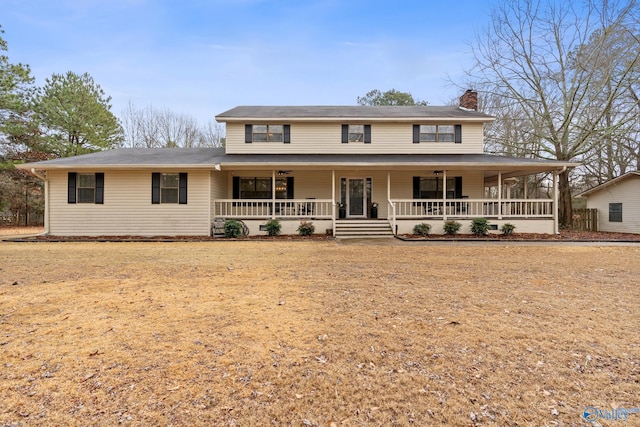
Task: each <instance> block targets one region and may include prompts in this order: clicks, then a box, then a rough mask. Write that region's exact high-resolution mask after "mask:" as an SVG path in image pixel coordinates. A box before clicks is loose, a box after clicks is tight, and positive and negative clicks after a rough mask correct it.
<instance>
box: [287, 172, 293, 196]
mask: <svg viewBox="0 0 640 427" xmlns="http://www.w3.org/2000/svg"><path fill="white" fill-rule="evenodd" d="M287 199H293V177H292V176H288V177H287Z"/></svg>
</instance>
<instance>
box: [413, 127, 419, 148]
mask: <svg viewBox="0 0 640 427" xmlns="http://www.w3.org/2000/svg"><path fill="white" fill-rule="evenodd" d="M413 143H414V144H419V143H420V125H413Z"/></svg>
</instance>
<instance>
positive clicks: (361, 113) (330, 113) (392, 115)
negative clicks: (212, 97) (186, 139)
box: [216, 105, 493, 122]
mask: <svg viewBox="0 0 640 427" xmlns="http://www.w3.org/2000/svg"><path fill="white" fill-rule="evenodd" d="M349 118H352V119H356V118H359V119H396V120H398V119H416V118H424V119H429V118H457V119H462V118H464V119H477V120H483V121H489V120H493V117H492V116H490V115H488V114H485V113H480V112H477V111H469V110H463V109H461V108H459V107H456V106H431V105H426V106H422V105H415V106H364V105H356V106H344V105H342V106H329V105H322V106H319V105H316V106H239V107H235V108H232V109H231V110H228V111H225V112H224V113H220V114H218V115H217V116H216V120H218V121H220V122H225V121H230V120H242V119H269V120H274V119H349Z"/></svg>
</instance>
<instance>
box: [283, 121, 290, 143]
mask: <svg viewBox="0 0 640 427" xmlns="http://www.w3.org/2000/svg"><path fill="white" fill-rule="evenodd" d="M282 132H283V133H284V135H282V137H283V138H284V143H285V144H291V125H284V126H282Z"/></svg>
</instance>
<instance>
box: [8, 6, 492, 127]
mask: <svg viewBox="0 0 640 427" xmlns="http://www.w3.org/2000/svg"><path fill="white" fill-rule="evenodd" d="M491 3H492V1H490V0H486V1H483V0H458V1H455V2H454V1H442V0H415V1H414V0H395V1H393V0H388V1H377V0H369V1H366V0H317V1H306V0H297V1H296V0H291V1H289V0H287V1H285V0H282V1H277V0H273V1H269V0H209V1H205V0H182V1H168V0H155V1H154V0H75V1H74V0H66V1H64V0H44V1H41V0H0V10H2V13H1V14H0V25H2V27H3V29H4V30H5V33H4V35H3V37H4V38H5V40H6V41H7V42H8V44H9V52H8V55H9V59H10V61H11V62H14V63H15V62H22V63H25V64H28V65H30V66H31V70H32V74H33V75H34V77H36V84H37V85H43V84H44V82H45V78H47V77H49V76H51V74H53V73H65V72H66V71H73V72H75V73H78V74H82V73H84V72H88V73H89V74H90V75H91V76H92V77H93V78H94V80H95V81H96V83H98V84H99V85H100V86H101V87H102V88H103V89H104V90H105V91H106V93H107V94H108V95H110V96H111V97H112V105H113V108H112V111H113V112H114V113H115V114H116V115H118V116H120V115H121V113H122V111H123V110H124V108H125V107H126V105H127V103H129V102H130V101H131V102H132V103H133V104H134V105H136V106H137V107H146V106H148V105H151V106H153V107H154V108H157V109H165V108H167V109H170V110H172V111H174V112H177V113H184V114H188V115H190V116H192V117H194V118H196V119H197V120H198V121H199V122H200V123H201V124H204V123H205V122H206V121H208V120H211V119H212V118H213V116H215V115H216V114H218V113H221V112H223V111H225V110H227V109H229V108H232V107H235V106H237V105H353V104H355V103H356V98H357V97H358V96H362V95H364V94H365V93H366V92H368V91H369V90H371V89H381V90H388V89H391V88H395V89H397V90H401V91H405V92H411V93H412V94H413V95H414V97H415V98H417V99H421V100H426V101H428V102H429V103H430V104H432V105H439V104H446V103H448V102H449V101H450V100H451V99H453V98H457V97H458V96H459V95H460V94H461V91H460V90H459V89H458V88H456V87H452V86H450V85H449V84H448V83H447V74H448V75H451V76H452V77H453V78H454V80H456V81H464V78H463V77H462V70H463V68H464V67H466V66H469V64H470V62H471V54H470V48H469V46H468V44H469V42H471V41H472V40H473V38H474V32H475V31H476V30H478V29H480V28H482V27H483V26H485V25H486V22H487V19H488V13H489V7H490V4H491Z"/></svg>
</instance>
